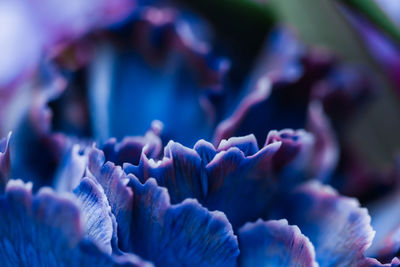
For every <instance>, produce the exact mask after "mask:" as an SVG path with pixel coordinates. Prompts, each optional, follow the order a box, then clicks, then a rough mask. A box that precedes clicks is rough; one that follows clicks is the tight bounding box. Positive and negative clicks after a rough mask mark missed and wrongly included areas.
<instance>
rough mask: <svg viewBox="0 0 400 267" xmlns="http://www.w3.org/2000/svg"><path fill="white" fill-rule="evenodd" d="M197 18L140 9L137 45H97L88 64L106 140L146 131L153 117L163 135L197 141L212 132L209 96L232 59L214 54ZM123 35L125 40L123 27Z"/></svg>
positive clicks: (98, 126) (134, 27)
mask: <svg viewBox="0 0 400 267" xmlns="http://www.w3.org/2000/svg"><path fill="white" fill-rule="evenodd" d="M193 17H194V16H193V15H192V14H187V13H185V12H180V11H178V10H176V9H174V8H165V7H164V8H160V7H159V8H157V7H149V8H144V9H140V11H138V12H137V13H135V15H134V16H132V20H131V23H130V24H129V26H128V25H127V26H126V27H131V28H130V29H131V32H133V36H130V38H132V39H131V40H133V42H132V43H133V45H134V47H133V48H132V47H130V48H128V49H113V48H112V47H108V48H107V49H98V50H99V53H96V55H95V57H94V60H93V62H92V64H91V65H90V66H89V69H90V71H89V73H90V75H89V76H90V77H89V91H90V92H89V95H91V101H92V103H93V105H94V106H96V107H98V109H96V110H95V113H97V114H94V116H95V117H96V118H99V119H95V120H93V124H94V129H95V135H96V136H100V137H101V138H102V141H104V139H105V138H109V137H111V136H113V137H117V138H123V137H124V136H127V135H140V134H143V133H144V132H145V131H146V130H147V128H148V126H149V125H150V123H151V122H152V121H153V120H154V119H158V120H160V121H162V122H163V123H165V127H164V130H163V132H162V134H161V137H162V139H163V140H171V139H173V140H177V141H179V142H182V143H184V144H188V145H193V144H194V143H195V141H197V140H198V139H199V138H207V139H209V138H210V137H211V135H212V131H213V128H214V126H215V123H216V117H217V116H216V114H215V113H216V108H215V107H214V105H213V103H212V101H211V100H210V97H209V95H212V94H217V93H218V92H219V91H220V90H221V88H222V86H221V84H222V81H223V79H224V77H225V73H226V71H227V69H228V67H229V64H228V62H227V60H225V59H223V58H221V57H218V56H216V55H215V53H214V51H213V49H212V46H211V45H210V43H211V42H209V41H208V40H207V38H202V37H203V36H201V35H203V34H201V33H199V32H203V30H200V31H196V34H193V31H194V29H193V28H196V29H197V30H198V29H199V28H201V29H202V28H205V23H204V22H203V21H200V20H199V19H198V18H193ZM204 32H205V34H204V35H205V36H208V31H204ZM113 36H114V37H117V38H118V31H115V32H113ZM200 36H201V37H200ZM120 37H121V39H122V40H124V41H126V38H127V36H126V34H125V33H124V34H123V35H122V36H120ZM198 39H201V40H198ZM132 43H129V45H132ZM111 66H112V67H111ZM111 81H112V82H111ZM105 84H107V86H104V85H105ZM100 91H101V92H102V93H101V95H100V94H99V93H98V92H100ZM116 103H117V104H116ZM105 107H106V110H105V109H104V108H105ZM149 107H151V108H149ZM137 110H146V112H137ZM105 111H106V112H105ZM133 121H134V123H132V122H133ZM181 127H185V129H186V130H185V131H180V130H179V129H181ZM96 131H98V132H101V133H97V132H96Z"/></svg>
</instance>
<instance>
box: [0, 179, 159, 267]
mask: <svg viewBox="0 0 400 267" xmlns="http://www.w3.org/2000/svg"><path fill="white" fill-rule="evenodd" d="M0 203H1V220H2V223H1V227H0V231H1V236H2V238H1V247H2V249H1V252H0V253H1V256H2V259H3V260H4V261H5V262H3V263H4V264H5V265H6V266H28V265H33V266H90V265H101V266H151V265H148V264H146V263H145V262H144V261H142V260H140V259H139V258H138V257H136V256H134V255H132V256H129V257H128V256H121V257H113V256H111V255H110V254H108V253H105V252H103V251H102V250H100V249H99V248H98V247H97V246H96V245H95V243H93V242H91V241H88V240H87V239H85V238H84V230H83V227H82V222H81V218H80V210H79V206H78V205H77V203H76V200H74V199H73V198H72V196H63V197H61V196H57V195H55V194H54V192H52V191H51V189H42V190H41V191H40V192H39V193H37V194H36V195H34V196H33V195H32V192H31V185H29V184H23V183H22V182H21V181H18V180H17V181H15V180H11V181H10V182H9V183H8V185H7V188H6V192H5V194H4V195H2V196H1V199H0ZM9 222H12V223H11V224H10V223H9ZM21 248H24V249H21Z"/></svg>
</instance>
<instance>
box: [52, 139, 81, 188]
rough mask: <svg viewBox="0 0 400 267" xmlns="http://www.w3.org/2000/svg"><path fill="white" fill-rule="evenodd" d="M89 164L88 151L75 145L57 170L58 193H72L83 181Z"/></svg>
mask: <svg viewBox="0 0 400 267" xmlns="http://www.w3.org/2000/svg"><path fill="white" fill-rule="evenodd" d="M87 164H88V150H87V149H82V148H81V146H80V145H78V144H75V145H74V146H72V148H71V149H69V151H68V152H66V154H65V156H64V158H63V160H62V162H61V163H60V165H59V166H58V168H57V171H56V174H55V177H54V187H55V189H56V190H57V192H71V191H72V190H73V189H75V188H76V187H77V186H78V184H79V182H80V180H81V179H82V177H83V175H84V173H85V170H86V167H87Z"/></svg>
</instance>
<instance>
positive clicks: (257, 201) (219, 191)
mask: <svg viewBox="0 0 400 267" xmlns="http://www.w3.org/2000/svg"><path fill="white" fill-rule="evenodd" d="M280 145H281V143H280V142H276V143H273V144H269V145H267V146H265V147H264V148H262V149H261V150H259V151H258V152H257V153H256V154H254V155H252V156H248V157H246V156H245V155H244V154H243V152H242V151H241V150H239V149H238V148H236V147H232V148H230V149H228V150H227V151H221V152H219V153H218V154H217V155H216V156H215V157H214V159H213V160H212V161H211V162H210V163H209V164H208V165H207V176H208V195H207V198H206V200H205V206H206V207H207V208H209V209H210V210H220V211H223V212H224V213H225V214H226V216H227V217H228V218H229V221H230V222H231V223H232V226H233V227H234V228H237V227H239V226H241V225H243V224H244V223H245V222H246V221H252V220H256V219H258V218H260V217H261V216H262V215H263V213H264V211H265V210H266V208H267V206H268V204H269V200H270V198H271V197H272V194H273V193H274V192H275V190H276V180H275V179H274V176H273V175H272V174H273V172H272V170H273V165H272V159H273V157H274V155H275V153H276V152H277V151H278V150H279V148H280Z"/></svg>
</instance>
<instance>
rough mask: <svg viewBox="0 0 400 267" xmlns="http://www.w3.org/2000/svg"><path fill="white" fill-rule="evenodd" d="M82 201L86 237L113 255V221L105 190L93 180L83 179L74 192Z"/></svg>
mask: <svg viewBox="0 0 400 267" xmlns="http://www.w3.org/2000/svg"><path fill="white" fill-rule="evenodd" d="M74 193H75V195H76V196H77V198H78V200H79V201H80V207H81V211H82V221H83V226H84V228H85V237H86V238H87V239H88V240H91V241H93V242H94V243H96V244H97V245H98V246H99V248H101V249H102V250H103V251H104V252H105V253H107V254H111V251H112V248H111V239H112V237H113V220H112V216H113V215H112V213H111V208H110V205H109V204H108V201H107V197H106V196H105V194H104V191H103V188H102V187H101V186H100V185H99V184H97V182H96V181H95V180H93V179H91V178H87V177H86V178H83V179H82V180H81V182H80V183H79V186H78V187H77V188H76V189H75V190H74Z"/></svg>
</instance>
